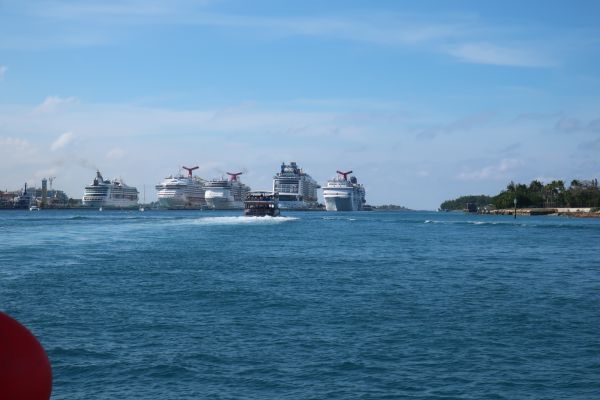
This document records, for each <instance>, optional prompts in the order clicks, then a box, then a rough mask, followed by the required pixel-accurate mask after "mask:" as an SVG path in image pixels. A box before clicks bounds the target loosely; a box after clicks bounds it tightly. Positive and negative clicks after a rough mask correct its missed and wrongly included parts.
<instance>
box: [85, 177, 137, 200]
mask: <svg viewBox="0 0 600 400" xmlns="http://www.w3.org/2000/svg"><path fill="white" fill-rule="evenodd" d="M137 204H138V191H137V189H136V188H134V187H133V186H127V185H126V184H125V183H124V182H123V180H122V179H115V180H113V181H110V180H104V178H103V177H102V174H100V171H96V177H95V178H94V181H93V182H92V184H91V185H89V186H86V187H85V190H84V192H83V205H84V206H87V207H105V208H133V207H136V206H137Z"/></svg>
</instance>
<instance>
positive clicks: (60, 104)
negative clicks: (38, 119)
mask: <svg viewBox="0 0 600 400" xmlns="http://www.w3.org/2000/svg"><path fill="white" fill-rule="evenodd" d="M76 102H77V99H76V98H75V97H65V98H62V97H58V96H48V97H46V98H45V99H44V101H43V102H42V104H40V105H39V106H37V107H36V108H35V109H34V113H36V114H49V113H53V112H56V111H59V110H62V109H64V108H66V107H67V106H68V105H70V104H73V103H76Z"/></svg>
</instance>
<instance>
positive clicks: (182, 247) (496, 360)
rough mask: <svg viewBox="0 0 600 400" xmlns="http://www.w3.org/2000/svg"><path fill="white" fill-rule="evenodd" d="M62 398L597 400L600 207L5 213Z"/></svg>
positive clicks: (5, 232) (3, 280)
mask: <svg viewBox="0 0 600 400" xmlns="http://www.w3.org/2000/svg"><path fill="white" fill-rule="evenodd" d="M0 232H1V233H0V235H1V237H0V239H1V240H0V255H1V258H0V309H2V310H4V311H6V312H8V313H9V314H11V315H13V316H14V317H16V318H17V319H19V320H20V321H21V322H23V323H24V324H26V325H27V326H28V327H29V328H30V329H31V330H32V331H33V332H34V333H35V334H36V335H37V337H38V338H39V339H40V340H41V342H42V343H43V345H44V346H45V348H46V349H47V351H48V354H49V357H50V359H51V362H52V366H53V372H54V391H53V399H76V398H81V399H83V398H85V399H116V398H121V399H131V398H136V399H137V398H140V399H142V398H143V399H146V398H147V399H196V398H214V399H238V398H239V399H267V398H270V399H325V398H327V399H351V398H360V399H384V398H385V399H394V398H402V397H405V398H417V399H420V398H422V399H451V398H458V399H484V398H486V399H494V398H495V399H542V398H544V399H562V398H570V399H594V398H600V220H581V219H566V218H561V217H527V218H526V217H523V218H519V219H517V220H516V221H515V220H513V219H511V218H510V217H502V216H501V217H492V216H471V215H463V214H454V213H453V214H441V213H416V212H415V213H380V212H371V213H369V212H364V213H323V212H314V213H287V215H286V216H284V217H279V218H266V219H265V218H263V219H261V218H244V217H239V216H237V214H236V213H216V212H155V211H147V212H145V213H139V212H106V211H104V212H95V211H89V212H73V211H50V210H46V211H41V212H15V211H5V212H0Z"/></svg>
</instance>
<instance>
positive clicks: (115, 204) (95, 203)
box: [83, 199, 138, 209]
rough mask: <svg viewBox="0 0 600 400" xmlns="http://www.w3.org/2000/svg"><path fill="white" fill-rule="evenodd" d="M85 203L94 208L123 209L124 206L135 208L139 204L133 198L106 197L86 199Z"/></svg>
mask: <svg viewBox="0 0 600 400" xmlns="http://www.w3.org/2000/svg"><path fill="white" fill-rule="evenodd" d="M83 205H84V206H86V207H92V208H100V207H102V208H113V209H122V208H135V207H137V206H138V202H137V200H136V201H132V200H126V199H123V200H115V199H110V200H109V199H105V200H86V201H84V202H83Z"/></svg>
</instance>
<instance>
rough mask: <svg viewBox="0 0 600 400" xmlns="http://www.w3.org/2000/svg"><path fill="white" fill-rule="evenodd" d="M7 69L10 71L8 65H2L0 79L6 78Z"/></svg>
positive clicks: (0, 66)
mask: <svg viewBox="0 0 600 400" xmlns="http://www.w3.org/2000/svg"><path fill="white" fill-rule="evenodd" d="M6 71H8V67H6V66H4V65H0V80H2V78H4V74H5V73H6Z"/></svg>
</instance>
